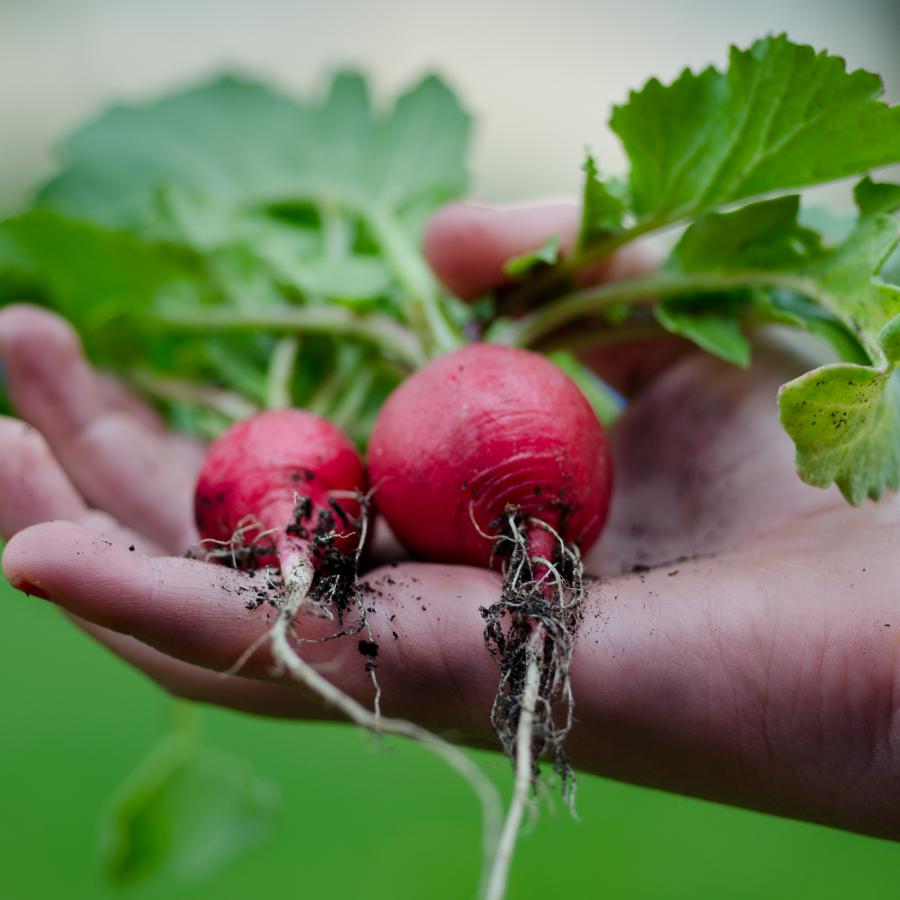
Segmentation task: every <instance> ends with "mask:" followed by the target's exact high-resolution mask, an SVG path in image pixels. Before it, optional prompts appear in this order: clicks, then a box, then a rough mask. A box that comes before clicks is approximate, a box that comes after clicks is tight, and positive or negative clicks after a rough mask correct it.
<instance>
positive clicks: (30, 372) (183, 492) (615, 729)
mask: <svg viewBox="0 0 900 900" xmlns="http://www.w3.org/2000/svg"><path fill="white" fill-rule="evenodd" d="M574 221H575V215H574V211H573V209H572V208H571V207H567V206H553V207H542V208H532V209H522V210H517V211H505V212H492V211H490V210H486V209H481V208H476V207H454V208H451V209H449V210H446V211H445V212H443V213H441V214H439V216H438V218H437V219H436V220H435V221H434V222H433V223H432V226H431V228H430V230H429V233H428V238H427V241H426V250H427V252H428V254H429V257H430V259H431V261H432V264H433V266H434V267H435V269H436V271H437V272H438V274H439V275H440V276H441V277H442V278H443V279H444V280H445V281H446V282H447V283H448V284H449V285H450V286H451V287H452V288H453V289H454V290H455V291H457V292H458V293H460V294H463V295H465V294H474V293H477V292H479V291H481V290H484V289H486V288H489V287H490V286H492V285H493V284H495V283H496V282H497V281H498V280H499V278H500V273H501V271H502V261H503V260H504V259H505V258H507V257H509V256H512V255H515V254H516V253H518V252H521V251H523V250H525V249H527V248H529V247H533V246H535V245H537V244H540V242H541V239H542V238H543V236H545V235H546V234H548V233H557V234H559V233H563V234H565V233H567V232H571V230H572V228H573V224H574ZM635 264H636V263H635V261H634V259H631V260H629V259H628V258H627V257H626V258H620V259H619V260H617V261H615V262H614V263H613V264H612V266H611V267H610V269H609V270H608V271H606V272H605V273H599V275H600V276H601V277H604V276H605V277H616V276H617V274H618V273H617V271H616V268H617V267H619V268H621V267H627V266H628V265H635ZM0 354H2V359H3V363H4V366H5V369H6V372H7V376H8V381H9V386H10V390H11V393H12V397H13V401H14V403H15V405H16V408H17V411H18V413H19V415H20V416H21V418H22V419H23V420H24V421H25V422H27V423H29V424H28V425H26V424H24V423H23V422H21V421H18V420H2V421H0V532H2V534H3V536H5V537H7V538H10V542H9V544H8V546H7V548H6V551H5V554H4V557H3V568H4V572H5V574H6V576H7V577H8V578H9V579H10V581H11V582H12V583H13V584H14V585H15V586H16V587H19V588H20V589H22V590H23V591H26V592H27V593H31V594H36V595H39V596H44V597H46V598H48V599H52V600H53V601H54V602H55V603H57V604H58V605H59V606H61V607H62V608H63V609H64V610H66V611H67V612H68V614H70V615H71V616H72V617H73V618H75V620H76V621H77V622H78V624H79V625H81V627H83V628H85V629H87V630H88V631H90V632H91V633H92V634H93V635H94V636H95V637H97V638H98V639H99V640H100V641H101V642H103V643H104V644H106V645H107V646H109V647H110V648H112V649H113V650H114V651H115V652H117V653H119V654H120V655H121V656H122V657H124V658H125V659H126V660H128V661H129V662H131V663H133V664H134V665H136V666H138V667H139V668H141V669H142V670H144V671H145V672H146V673H147V674H148V675H150V676H151V677H152V678H154V679H155V680H157V681H158V682H159V683H160V684H162V685H163V686H164V687H165V688H167V689H168V690H170V691H172V692H173V693H176V694H178V695H181V696H186V697H190V698H193V699H196V700H201V701H206V702H212V703H218V704H223V705H226V706H231V707H235V708H238V709H243V710H248V711H251V712H256V713H261V714H267V715H281V716H297V717H315V716H321V715H327V714H328V713H327V711H326V710H323V709H322V708H321V707H319V706H318V705H317V704H316V703H315V702H314V701H313V700H312V699H310V698H308V697H306V696H305V695H304V694H302V693H301V692H299V691H297V690H296V689H294V688H292V687H289V686H287V685H285V684H283V683H280V682H279V677H278V676H277V675H275V674H273V666H272V661H271V659H270V658H269V657H268V656H267V651H266V650H265V649H264V648H263V649H260V650H259V651H258V652H257V653H256V654H255V655H254V656H253V658H252V659H251V660H250V661H249V662H248V663H247V665H246V666H245V667H244V668H243V669H242V671H241V674H240V675H227V676H226V675H221V674H220V673H221V672H222V671H224V670H226V669H228V668H229V667H230V666H232V664H233V663H234V662H235V661H236V660H237V659H238V658H239V657H240V656H241V654H242V653H243V652H244V651H245V650H246V648H247V647H248V646H249V645H250V644H252V643H253V641H254V640H255V639H256V638H257V637H259V636H260V635H261V634H262V633H264V631H265V630H266V629H267V628H268V626H269V622H268V621H267V618H266V610H265V608H261V609H257V610H251V609H248V608H247V605H246V602H245V601H246V593H245V590H246V588H247V586H248V579H247V576H245V575H244V574H242V573H239V572H235V571H232V570H229V569H225V568H223V567H216V566H212V565H210V564H207V563H203V562H198V561H194V560H189V559H184V558H180V557H179V556H178V554H180V553H182V552H183V551H184V550H185V549H186V548H187V547H188V546H190V545H191V544H192V543H193V542H194V541H195V540H196V534H195V532H194V526H193V522H192V515H191V495H192V489H193V478H194V473H195V471H196V467H197V465H198V462H199V457H200V448H199V447H198V446H197V445H195V444H193V443H192V442H191V441H190V440H188V439H186V438H183V437H181V436H176V435H171V434H168V433H167V432H166V431H165V430H164V429H163V427H162V426H161V424H160V423H159V422H158V421H157V420H156V419H155V418H154V416H153V415H152V414H151V413H150V412H149V411H148V410H147V409H146V408H144V407H143V406H142V405H141V404H140V403H139V402H137V401H136V400H135V399H134V398H132V397H130V396H129V395H127V394H126V393H125V392H123V391H122V389H121V388H120V387H118V386H116V385H115V384H114V383H111V382H108V381H107V380H105V379H104V378H102V377H101V376H99V375H98V374H96V373H95V372H93V371H92V370H91V369H90V368H89V366H88V365H87V363H86V362H85V361H84V358H83V357H82V355H81V351H80V347H79V345H78V342H77V340H76V338H75V336H74V335H73V333H72V332H71V330H70V329H69V328H68V326H67V325H66V324H65V323H64V322H62V321H61V320H60V319H58V318H56V317H54V316H52V315H50V314H49V313H46V312H43V311H41V310H38V309H36V308H33V307H26V306H20V307H10V308H7V309H6V310H4V311H3V312H2V313H0ZM663 356H670V357H672V358H673V359H672V361H670V364H669V365H668V366H667V367H666V368H665V370H664V371H662V372H649V373H648V370H647V365H646V361H647V360H648V359H650V360H655V361H656V363H659V361H660V360H661V359H662V358H663ZM676 356H677V359H674V357H676ZM656 363H654V365H653V366H652V367H651V368H652V369H656V368H659V366H658V365H657V364H656ZM605 364H606V365H607V366H608V367H609V366H614V367H615V369H616V371H615V372H612V373H611V377H616V376H617V377H620V378H621V377H625V376H633V375H634V374H635V371H637V370H638V369H639V370H640V374H641V378H640V379H639V380H640V382H641V383H642V384H643V385H644V386H643V389H642V390H641V391H640V392H639V394H638V396H637V397H636V399H635V401H634V403H633V404H632V405H631V407H630V409H629V411H628V412H627V413H626V415H625V416H624V417H623V419H622V420H621V422H620V423H619V424H618V425H617V426H616V427H615V429H614V432H613V454H614V461H615V466H616V475H617V486H616V494H615V499H614V503H613V510H612V516H611V521H610V524H609V526H608V528H607V530H606V532H605V533H604V536H603V538H602V539H601V541H600V543H599V544H598V546H597V547H596V549H595V550H594V552H593V553H592V554H591V555H590V556H589V558H588V568H589V569H590V571H591V572H592V573H594V574H596V575H598V576H600V577H599V578H598V579H596V580H595V581H593V582H592V584H591V587H590V595H589V599H588V603H587V609H586V614H585V621H584V625H583V627H582V631H581V634H580V638H579V642H578V647H577V651H576V654H575V662H574V665H573V669H572V680H573V688H574V693H575V697H576V716H577V722H576V725H575V727H574V729H573V731H572V733H571V735H570V738H569V744H568V747H569V749H570V751H571V755H572V758H573V761H574V763H575V764H576V766H577V767H579V768H581V769H583V770H586V771H590V772H596V773H600V774H604V775H608V776H612V777H615V778H621V779H625V780H629V781H635V782H639V783H643V784H650V785H655V786H658V787H663V788H667V789H671V790H677V791H683V792H686V793H691V794H696V795H699V796H705V797H710V798H714V799H718V800H721V801H724V802H729V803H736V804H742V805H746V806H752V807H755V808H759V809H765V810H769V811H773V812H777V813H782V814H786V815H791V816H796V817H800V818H806V819H811V820H815V821H820V822H825V823H829V824H832V825H836V826H840V827H845V828H851V829H856V830H860V831H865V832H869V833H873V834H879V835H883V836H888V837H892V838H898V837H900V805H898V804H897V802H896V797H897V794H898V789H900V617H895V615H894V613H895V609H896V603H897V598H896V596H895V594H896V586H897V585H898V584H900V555H898V554H897V552H896V544H897V540H898V538H900V506H898V503H897V502H896V501H895V500H894V498H893V497H891V498H887V499H885V500H883V501H882V502H881V503H879V504H877V505H875V504H870V505H868V506H866V507H865V508H862V509H854V508H851V507H849V506H847V505H846V504H845V503H844V501H843V500H842V499H841V498H840V496H839V494H838V493H837V492H836V491H834V490H829V491H817V490H814V489H812V488H809V487H806V486H805V485H803V484H802V483H801V482H800V481H799V480H798V479H797V476H796V474H795V473H794V470H793V465H792V449H791V446H790V443H789V441H788V440H787V438H786V437H785V436H784V434H783V433H782V432H781V429H780V426H779V424H778V421H777V413H776V406H775V402H774V400H775V391H776V389H777V386H778V385H779V384H780V383H782V382H784V381H786V380H788V379H789V378H791V377H793V376H794V375H796V374H798V373H799V372H801V371H803V370H804V368H805V367H804V364H803V363H802V362H799V361H798V360H796V359H794V358H793V357H792V355H791V353H790V352H788V351H786V350H784V349H780V348H778V347H776V346H773V345H769V346H763V347H760V348H758V352H757V360H756V363H755V365H754V367H753V369H752V370H751V371H749V372H745V371H741V370H738V369H734V368H730V367H727V366H726V365H724V364H722V363H719V362H717V361H715V360H713V359H710V358H708V357H704V356H701V355H699V354H692V353H687V354H686V353H684V351H683V348H679V349H678V350H677V352H675V353H660V350H659V348H658V347H655V348H653V350H652V353H650V354H645V355H644V356H643V357H640V358H639V364H638V366H637V369H636V367H635V359H634V357H633V356H632V357H629V356H628V355H617V356H616V357H615V358H609V359H607V360H606V361H605ZM648 374H655V375H656V377H653V378H649V377H647V375H648ZM632 381H633V379H632ZM366 577H367V580H369V581H370V582H372V583H373V585H374V586H375V587H376V589H377V590H378V592H379V593H380V595H381V599H380V600H379V604H378V607H377V611H376V613H375V614H374V615H372V616H371V619H370V622H371V625H372V627H373V630H374V632H375V636H376V639H377V640H378V643H379V647H380V655H379V669H378V671H379V679H380V682H381V686H382V690H383V705H384V708H385V710H386V711H387V712H389V713H392V714H396V715H402V716H404V717H406V718H410V719H413V720H415V721H419V722H421V723H423V724H425V725H428V726H430V727H432V728H435V729H437V730H439V731H441V732H443V733H446V734H451V735H455V736H458V738H459V739H460V740H464V741H468V742H470V743H478V744H486V745H490V744H491V734H490V725H489V710H490V705H491V701H492V699H493V696H494V692H495V690H496V684H497V672H496V669H495V666H494V663H493V662H492V660H491V659H490V657H489V655H488V653H487V651H486V650H485V648H484V645H483V642H482V636H481V631H482V627H483V621H482V618H481V616H480V614H479V607H481V606H486V605H489V604H491V603H492V602H494V600H495V599H496V596H497V590H498V580H497V577H496V576H495V575H494V574H491V573H489V572H485V571H479V570H475V569H469V568H463V567H451V566H444V565H429V564H421V563H410V562H404V563H401V564H391V565H388V566H383V567H381V568H378V569H375V570H374V571H372V572H370V573H369V574H368V575H367V576H366ZM298 624H299V626H300V629H301V631H303V630H305V631H310V630H311V629H315V628H316V627H321V626H316V625H315V623H313V624H310V623H307V622H305V621H304V622H300V623H298ZM395 635H396V637H395ZM305 646H306V647H308V649H307V650H306V652H305V656H306V658H307V659H309V660H310V661H311V662H312V663H314V664H316V665H320V666H321V667H322V671H324V672H326V673H327V674H328V676H329V677H330V678H332V679H333V680H334V681H335V682H336V683H337V684H338V685H339V686H340V687H342V688H343V689H344V690H346V691H348V692H349V693H351V694H353V695H354V696H356V697H357V698H358V699H360V700H361V701H365V702H369V701H370V699H371V683H370V681H369V679H368V677H367V676H366V674H365V672H364V669H363V667H362V666H361V665H360V660H359V656H358V652H357V644H356V641H354V640H347V641H343V642H342V641H335V642H329V643H327V644H323V645H316V644H309V645H305Z"/></svg>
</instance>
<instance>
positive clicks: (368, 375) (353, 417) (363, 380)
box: [330, 368, 375, 434]
mask: <svg viewBox="0 0 900 900" xmlns="http://www.w3.org/2000/svg"><path fill="white" fill-rule="evenodd" d="M374 380H375V372H374V371H373V370H372V369H371V368H365V369H363V370H362V371H361V372H360V373H359V375H357V377H356V378H354V379H353V381H352V382H351V383H350V387H349V388H347V390H346V392H345V393H344V395H343V397H341V400H340V402H339V403H338V404H337V406H335V408H334V411H333V412H332V414H331V416H330V419H331V421H332V422H334V424H335V425H337V426H338V428H340V429H341V430H342V431H345V432H347V433H348V434H349V433H352V432H353V431H354V430H355V428H356V426H357V424H358V422H359V419H360V416H361V415H362V411H363V408H364V406H365V402H366V398H367V397H368V395H369V389H370V388H371V387H372V382H373V381H374Z"/></svg>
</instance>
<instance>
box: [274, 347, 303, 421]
mask: <svg viewBox="0 0 900 900" xmlns="http://www.w3.org/2000/svg"><path fill="white" fill-rule="evenodd" d="M299 349H300V342H299V341H298V340H297V338H296V337H294V336H289V337H283V338H281V339H280V340H279V341H278V343H277V344H276V345H275V349H274V350H273V351H272V356H271V358H270V359H269V371H268V372H267V373H266V408H267V409H287V408H288V407H289V406H293V391H292V390H291V382H292V381H293V379H294V368H295V366H296V364H297V353H298V351H299Z"/></svg>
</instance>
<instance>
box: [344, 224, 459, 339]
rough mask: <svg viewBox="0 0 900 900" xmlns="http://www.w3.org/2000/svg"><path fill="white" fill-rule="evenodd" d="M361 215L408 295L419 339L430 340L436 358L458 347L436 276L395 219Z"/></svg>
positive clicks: (411, 315)
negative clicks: (444, 308) (441, 298)
mask: <svg viewBox="0 0 900 900" xmlns="http://www.w3.org/2000/svg"><path fill="white" fill-rule="evenodd" d="M359 212H360V214H361V215H363V217H364V218H365V220H366V222H367V223H368V225H369V227H370V228H371V229H372V231H373V232H374V234H375V237H376V238H377V240H378V243H379V244H380V245H381V249H382V251H383V252H384V255H385V256H386V257H387V259H388V262H389V264H390V265H391V267H392V268H393V270H394V273H395V274H396V276H397V278H398V279H399V281H400V283H401V284H402V285H403V287H404V289H405V290H406V291H407V293H408V295H409V297H408V300H407V304H408V316H409V319H410V324H411V325H412V326H413V328H415V329H416V331H417V332H418V333H419V334H420V335H422V336H423V337H425V336H427V338H426V340H425V341H424V343H426V346H427V347H428V349H429V350H430V351H431V352H433V353H435V354H436V353H444V352H446V351H448V350H454V349H455V348H456V347H459V346H460V345H461V344H462V340H461V339H460V337H459V335H457V334H456V333H455V332H454V330H453V329H452V328H451V327H450V323H449V322H448V321H447V319H446V317H445V316H444V313H443V310H442V309H441V305H440V300H439V296H440V293H439V290H438V286H437V283H436V282H435V280H434V276H433V275H432V274H431V270H430V269H429V268H428V265H427V263H426V262H425V260H424V258H423V257H422V254H421V252H420V251H419V249H418V247H416V246H415V245H414V244H413V243H412V241H411V240H410V239H409V235H408V234H407V232H406V231H405V230H404V229H403V227H402V226H401V225H400V223H399V222H398V221H397V218H396V216H394V215H393V214H392V213H391V212H390V211H389V210H387V209H384V208H383V207H375V208H373V209H361V210H359Z"/></svg>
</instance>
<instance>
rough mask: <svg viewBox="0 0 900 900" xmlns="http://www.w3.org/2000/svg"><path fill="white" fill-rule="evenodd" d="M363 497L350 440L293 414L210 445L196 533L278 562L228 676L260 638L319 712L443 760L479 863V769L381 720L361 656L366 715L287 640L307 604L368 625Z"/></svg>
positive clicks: (432, 740) (428, 738)
mask: <svg viewBox="0 0 900 900" xmlns="http://www.w3.org/2000/svg"><path fill="white" fill-rule="evenodd" d="M364 491H365V471H364V469H363V465H362V461H361V460H360V458H359V454H358V453H357V452H356V449H355V447H354V446H353V444H352V443H351V442H350V441H349V440H348V438H347V437H346V436H345V435H344V434H343V433H342V432H341V431H340V429H338V428H337V427H336V426H334V425H332V424H331V423H330V422H328V421H327V420H325V419H323V418H321V417H319V416H316V415H313V414H312V413H308V412H304V411H302V410H296V409H289V410H273V411H269V412H263V413H259V414H257V415H255V416H252V417H250V418H249V419H245V420H244V421H242V422H239V423H238V424H236V425H234V426H232V427H231V428H230V429H229V430H228V431H226V432H225V433H224V434H223V435H222V436H221V437H219V438H218V439H217V440H216V441H214V442H213V443H212V444H211V445H210V446H209V449H208V450H207V452H206V455H205V457H204V460H203V466H202V468H201V471H200V475H199V478H198V480H197V489H196V494H195V515H196V519H197V526H198V528H199V530H200V534H201V537H202V538H204V539H205V540H207V541H213V542H218V543H220V544H222V545H224V552H221V553H219V554H217V555H219V556H222V557H225V558H226V559H227V558H228V556H230V554H231V552H232V549H233V547H234V546H235V545H238V548H239V549H240V548H242V549H244V550H248V549H249V550H250V551H251V552H250V554H249V558H247V559H243V560H242V559H240V558H238V560H237V561H238V562H239V564H242V565H244V566H246V567H248V568H255V567H259V566H263V565H278V566H280V568H281V571H282V573H283V577H284V585H283V595H282V596H280V597H278V602H277V604H276V605H277V607H278V614H277V616H276V617H275V621H274V623H273V624H272V626H271V628H270V630H269V631H268V632H267V633H265V634H263V635H262V636H261V637H260V638H258V639H257V640H256V641H254V642H253V644H251V645H250V647H248V648H247V650H246V651H245V652H244V654H243V655H242V656H241V658H240V659H239V660H238V661H237V662H236V664H235V665H234V666H233V667H232V669H231V670H230V671H238V670H239V669H240V668H241V667H242V666H243V664H244V662H245V661H246V660H248V659H249V658H250V657H251V656H252V655H253V654H254V652H255V651H256V650H257V649H258V648H259V647H260V646H261V645H262V643H263V642H264V641H266V640H268V641H270V643H271V647H272V657H273V659H274V660H275V662H276V664H277V667H276V671H280V672H283V673H286V674H287V675H288V676H289V678H290V679H291V681H293V682H294V683H296V684H298V685H301V686H302V687H304V688H306V689H307V690H308V691H310V692H311V693H313V694H314V695H317V696H318V697H319V698H320V699H321V700H322V702H323V703H325V704H326V705H327V706H330V707H332V708H333V709H335V710H338V711H339V712H341V713H342V714H343V715H345V716H346V717H347V719H349V720H350V721H351V722H354V723H355V724H357V725H359V726H360V727H363V728H367V729H369V730H370V731H372V732H373V733H374V734H378V735H383V734H395V735H400V736H402V737H405V738H408V739H410V740H413V741H418V742H420V743H421V744H422V745H423V746H425V747H427V748H428V749H429V750H431V751H432V752H433V753H436V754H437V755H438V756H439V757H441V758H442V759H444V760H445V761H446V762H447V763H448V764H449V765H451V766H452V767H453V768H454V769H455V770H456V771H457V772H458V773H459V774H460V775H461V776H462V777H464V778H465V779H466V780H467V781H468V782H469V784H470V785H471V786H472V788H473V790H474V791H475V793H476V796H477V797H478V800H479V802H480V804H481V808H482V815H483V819H484V828H485V836H484V841H485V847H486V853H485V856H486V860H485V861H486V864H487V863H488V857H489V850H488V848H491V847H493V844H494V834H495V832H496V830H497V829H498V828H499V821H500V815H501V805H500V801H499V798H498V797H497V796H496V790H495V788H494V786H493V784H492V783H491V782H490V780H489V779H488V778H487V777H486V776H485V775H484V774H483V773H482V772H481V771H480V769H479V768H478V766H477V765H476V764H475V763H473V762H472V761H471V760H470V759H469V758H468V757H467V756H466V755H465V754H464V753H462V752H461V751H460V750H458V749H457V748H456V747H453V746H452V745H450V744H448V743H447V742H446V741H444V740H443V739H442V738H440V737H438V736H437V735H434V734H431V733H430V732H429V731H427V730H426V729H425V728H422V727H421V726H419V725H415V724H413V723H411V722H407V721H404V720H402V719H395V718H389V717H387V716H383V715H382V714H381V710H380V706H379V699H378V698H379V696H380V690H379V688H378V683H377V680H376V677H375V667H374V665H373V663H372V662H371V660H369V659H368V650H367V651H366V652H365V653H364V654H363V655H364V656H366V657H367V661H366V663H365V669H366V672H368V673H369V677H370V678H371V680H372V684H373V687H374V700H375V705H374V710H372V711H370V710H368V709H366V708H365V707H364V706H363V705H362V704H361V703H360V702H359V701H358V700H356V699H355V698H353V697H351V696H349V695H348V694H345V693H344V692H343V691H341V690H340V689H339V688H338V687H337V686H336V685H334V684H332V683H331V682H330V681H329V680H328V679H327V678H326V677H325V675H323V674H322V673H321V672H320V671H318V670H317V669H315V668H314V667H312V666H311V665H309V663H307V662H306V661H305V660H304V659H303V658H302V656H301V654H300V652H299V645H298V644H297V643H296V641H295V640H294V627H293V626H294V618H295V615H296V614H297V613H298V612H299V611H300V610H301V609H302V608H303V607H308V606H309V605H310V604H312V606H313V611H316V612H318V613H320V614H322V615H328V614H329V611H330V607H326V605H325V604H326V603H328V604H334V605H335V606H336V607H337V610H338V612H340V611H341V610H342V608H343V606H342V603H347V602H349V601H352V602H355V603H356V605H357V609H358V610H359V613H360V618H359V622H358V623H357V625H356V627H355V629H352V630H351V629H347V630H344V631H342V632H341V633H343V634H354V633H356V632H357V631H359V630H361V629H363V628H367V627H368V626H367V622H366V613H367V612H369V611H370V609H369V606H370V604H371V603H372V602H373V600H372V597H371V595H370V594H366V595H363V594H362V593H360V592H359V591H357V589H356V584H355V581H356V562H357V559H358V556H359V550H360V549H361V546H362V543H363V542H364V540H365V536H366V512H367V511H366V509H364V506H365V505H366V504H364V502H363V500H362V498H363V493H364ZM248 540H249V542H250V543H249V544H248V543H247V541H248ZM245 555H246V554H245ZM348 561H349V563H350V566H349V568H348V567H346V565H345V564H346V563H347V562H348ZM342 579H343V580H342ZM320 586H321V587H322V588H323V589H322V590H319V587H320ZM335 587H337V590H335ZM341 588H345V589H346V595H347V596H346V597H345V598H341V596H340V594H341ZM363 596H365V604H363V602H362V599H361V598H362V597H363ZM368 634H369V638H370V640H369V641H367V642H362V641H361V642H360V645H362V644H363V643H366V644H368V645H369V646H371V645H372V633H371V632H368ZM360 652H363V650H362V646H361V647H360Z"/></svg>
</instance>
